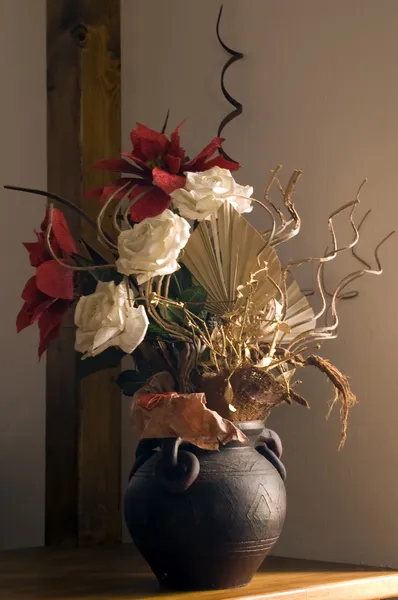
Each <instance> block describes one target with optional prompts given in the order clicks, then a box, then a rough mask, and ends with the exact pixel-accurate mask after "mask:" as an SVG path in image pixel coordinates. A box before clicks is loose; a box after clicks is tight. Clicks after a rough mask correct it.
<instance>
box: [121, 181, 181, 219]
mask: <svg viewBox="0 0 398 600" xmlns="http://www.w3.org/2000/svg"><path fill="white" fill-rule="evenodd" d="M170 202H171V200H170V196H169V195H168V194H165V193H164V192H163V191H162V190H160V189H159V188H152V189H150V190H148V192H147V193H146V194H144V195H142V196H141V197H140V198H138V200H137V201H136V202H134V204H133V205H132V207H131V211H130V216H131V218H132V220H133V221H135V222H136V223H139V222H140V221H143V220H144V219H147V218H148V217H157V216H158V215H160V214H161V213H162V212H163V211H164V210H166V208H169V206H170Z"/></svg>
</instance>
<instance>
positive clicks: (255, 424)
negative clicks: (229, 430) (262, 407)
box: [235, 420, 264, 432]
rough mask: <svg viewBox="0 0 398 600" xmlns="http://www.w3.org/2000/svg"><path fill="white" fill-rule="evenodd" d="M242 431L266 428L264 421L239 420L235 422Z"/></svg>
mask: <svg viewBox="0 0 398 600" xmlns="http://www.w3.org/2000/svg"><path fill="white" fill-rule="evenodd" d="M235 425H236V427H238V428H239V429H240V430H241V431H248V432H249V431H258V430H259V429H260V430H262V429H264V421H260V420H256V421H237V422H236V423H235Z"/></svg>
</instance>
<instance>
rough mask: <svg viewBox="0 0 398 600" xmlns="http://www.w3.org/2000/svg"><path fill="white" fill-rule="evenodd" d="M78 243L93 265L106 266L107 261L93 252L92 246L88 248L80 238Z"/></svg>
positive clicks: (88, 245)
mask: <svg viewBox="0 0 398 600" xmlns="http://www.w3.org/2000/svg"><path fill="white" fill-rule="evenodd" d="M79 242H80V243H81V245H82V246H83V248H84V249H85V251H86V252H87V254H88V255H89V257H90V258H91V260H92V264H93V265H106V264H107V262H108V261H107V260H106V259H105V258H104V257H103V256H102V255H101V254H99V252H97V251H96V250H94V248H93V247H92V246H90V244H88V243H87V242H86V241H85V240H83V239H82V238H81V239H80V240H79Z"/></svg>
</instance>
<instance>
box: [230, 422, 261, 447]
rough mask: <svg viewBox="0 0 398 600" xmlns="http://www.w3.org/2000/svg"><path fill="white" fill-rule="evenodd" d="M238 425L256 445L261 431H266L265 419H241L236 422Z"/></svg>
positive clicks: (251, 443)
mask: <svg viewBox="0 0 398 600" xmlns="http://www.w3.org/2000/svg"><path fill="white" fill-rule="evenodd" d="M235 425H236V427H238V429H240V430H241V431H243V433H244V434H245V435H246V437H247V438H248V440H249V442H250V445H251V446H253V447H254V445H255V443H256V441H257V440H258V438H259V436H260V435H261V433H262V432H263V431H264V422H263V421H240V422H237V423H235Z"/></svg>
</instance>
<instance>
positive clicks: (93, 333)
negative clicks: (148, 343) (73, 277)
mask: <svg viewBox="0 0 398 600" xmlns="http://www.w3.org/2000/svg"><path fill="white" fill-rule="evenodd" d="M129 292H130V295H131V298H130V297H129ZM129 292H128V290H127V287H126V284H125V283H124V282H122V283H121V284H120V285H115V283H114V282H113V281H110V282H103V281H99V282H98V284H97V288H96V290H95V292H94V293H93V294H90V295H89V296H81V298H80V299H79V302H78V303H77V306H76V310H75V325H76V327H77V330H76V341H75V350H77V351H78V352H82V353H85V356H83V358H86V357H88V356H97V354H100V353H101V352H103V351H104V350H106V349H107V348H110V347H111V346H118V347H119V348H121V349H122V350H123V352H126V354H131V352H133V350H135V349H136V348H137V346H139V345H140V344H141V342H142V340H143V339H144V337H145V334H146V332H147V329H148V324H149V322H148V317H147V314H146V312H145V308H144V307H143V306H142V305H140V306H134V304H133V301H134V294H133V292H132V291H131V290H130V291H129Z"/></svg>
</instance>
